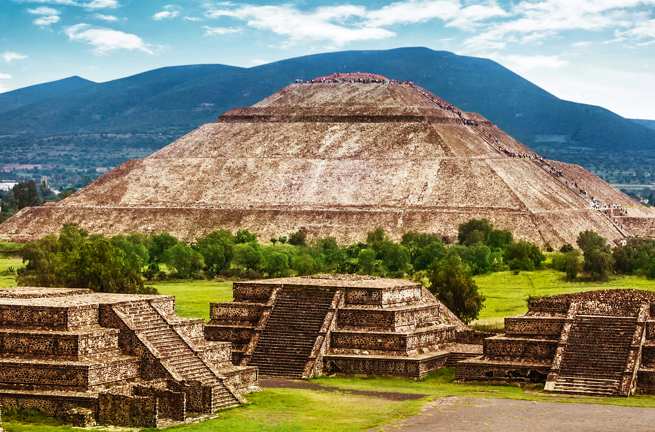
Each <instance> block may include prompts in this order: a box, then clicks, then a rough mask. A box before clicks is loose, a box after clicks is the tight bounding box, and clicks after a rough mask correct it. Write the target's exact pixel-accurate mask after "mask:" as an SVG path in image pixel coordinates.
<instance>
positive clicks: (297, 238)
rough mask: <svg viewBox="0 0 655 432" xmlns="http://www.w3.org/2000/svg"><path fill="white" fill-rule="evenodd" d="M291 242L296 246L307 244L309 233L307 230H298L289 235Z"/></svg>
mask: <svg viewBox="0 0 655 432" xmlns="http://www.w3.org/2000/svg"><path fill="white" fill-rule="evenodd" d="M289 244H290V245H294V246H306V245H307V234H306V233H305V231H302V230H301V231H296V232H295V233H293V234H291V235H290V236H289Z"/></svg>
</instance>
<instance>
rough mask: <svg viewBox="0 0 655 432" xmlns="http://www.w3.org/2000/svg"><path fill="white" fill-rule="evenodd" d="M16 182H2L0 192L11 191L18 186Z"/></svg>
mask: <svg viewBox="0 0 655 432" xmlns="http://www.w3.org/2000/svg"><path fill="white" fill-rule="evenodd" d="M17 184H18V183H16V182H0V191H10V190H12V189H13V188H14V186H16V185H17Z"/></svg>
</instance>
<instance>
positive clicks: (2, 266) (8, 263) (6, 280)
mask: <svg viewBox="0 0 655 432" xmlns="http://www.w3.org/2000/svg"><path fill="white" fill-rule="evenodd" d="M9 267H13V268H14V269H18V268H19V267H23V260H22V259H15V258H0V272H3V271H5V270H7V269H8V268H9ZM12 286H16V277H15V276H3V275H0V288H9V287H12Z"/></svg>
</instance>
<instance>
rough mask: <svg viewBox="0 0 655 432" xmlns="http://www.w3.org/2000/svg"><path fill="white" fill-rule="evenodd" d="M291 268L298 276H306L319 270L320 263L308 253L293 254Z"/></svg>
mask: <svg viewBox="0 0 655 432" xmlns="http://www.w3.org/2000/svg"><path fill="white" fill-rule="evenodd" d="M291 268H292V269H294V270H295V271H296V272H297V273H298V276H307V275H311V274H316V273H319V272H320V271H321V267H320V263H318V262H317V261H316V260H315V259H314V258H313V257H312V256H311V255H309V254H301V255H296V256H294V257H293V258H292V259H291Z"/></svg>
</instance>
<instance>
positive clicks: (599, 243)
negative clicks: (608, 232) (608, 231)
mask: <svg viewBox="0 0 655 432" xmlns="http://www.w3.org/2000/svg"><path fill="white" fill-rule="evenodd" d="M576 243H577V244H578V247H579V248H580V249H582V252H587V251H588V250H589V249H591V248H593V247H600V248H604V247H605V246H607V240H605V239H604V238H603V237H601V236H600V235H599V234H598V233H597V232H596V231H593V230H586V231H583V232H581V233H579V234H578V240H577V241H576Z"/></svg>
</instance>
